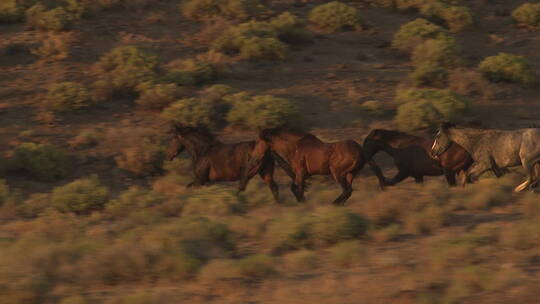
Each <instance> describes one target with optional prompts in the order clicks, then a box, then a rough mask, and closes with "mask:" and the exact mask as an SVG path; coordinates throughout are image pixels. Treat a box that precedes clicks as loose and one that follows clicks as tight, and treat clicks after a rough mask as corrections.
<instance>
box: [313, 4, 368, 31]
mask: <svg viewBox="0 0 540 304" xmlns="http://www.w3.org/2000/svg"><path fill="white" fill-rule="evenodd" d="M309 22H311V23H312V24H313V25H315V26H316V27H317V28H319V29H321V30H325V31H329V32H336V31H340V30H361V29H362V21H361V19H360V15H359V13H358V10H357V9H356V8H354V7H352V6H349V5H347V4H345V3H341V2H337V1H333V2H329V3H326V4H321V5H319V6H317V7H315V8H314V9H313V10H311V12H310V13H309Z"/></svg>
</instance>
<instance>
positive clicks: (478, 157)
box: [431, 123, 540, 192]
mask: <svg viewBox="0 0 540 304" xmlns="http://www.w3.org/2000/svg"><path fill="white" fill-rule="evenodd" d="M452 141H453V142H456V143H458V144H459V145H461V146H462V147H463V148H465V150H467V151H468V152H469V153H470V154H471V156H472V158H473V159H474V163H473V165H472V166H471V168H470V169H469V171H468V174H469V176H470V178H472V179H476V178H478V177H479V176H480V175H481V174H482V173H484V172H485V171H487V170H489V169H490V168H491V166H492V165H493V164H496V165H497V166H498V167H501V168H507V167H512V166H519V165H521V166H522V167H523V169H525V173H526V174H527V179H526V180H525V181H524V182H523V183H521V184H520V185H519V186H517V187H516V188H515V189H514V191H515V192H519V191H523V190H525V189H526V188H528V187H529V186H533V185H534V184H535V183H537V182H538V174H535V172H534V168H535V165H536V164H538V163H539V162H540V129H537V128H528V129H519V130H514V131H506V130H496V129H489V130H483V129H473V128H457V127H456V125H454V124H451V123H443V124H442V125H441V126H440V127H439V130H438V132H437V135H436V136H435V141H434V142H433V145H432V147H431V150H432V153H433V155H435V156H437V155H441V154H442V153H444V151H446V150H447V149H448V147H449V146H450V143H451V142H452ZM536 173H537V172H536Z"/></svg>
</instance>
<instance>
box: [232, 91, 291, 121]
mask: <svg viewBox="0 0 540 304" xmlns="http://www.w3.org/2000/svg"><path fill="white" fill-rule="evenodd" d="M298 118H299V111H298V108H297V106H296V105H295V104H294V103H293V102H291V101H290V100H288V99H285V98H279V97H275V96H272V95H261V96H254V97H253V98H251V99H248V100H242V101H237V102H235V103H234V104H233V105H232V109H231V110H230V112H229V113H228V114H227V121H229V123H231V124H233V125H237V126H243V127H247V128H251V129H256V128H273V127H279V126H294V125H295V123H297V120H298Z"/></svg>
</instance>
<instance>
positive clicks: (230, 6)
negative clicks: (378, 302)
mask: <svg viewBox="0 0 540 304" xmlns="http://www.w3.org/2000/svg"><path fill="white" fill-rule="evenodd" d="M264 9H265V7H264V6H263V5H262V4H261V2H260V1H259V0H189V1H186V2H184V3H182V6H181V10H182V14H183V15H184V16H185V17H186V18H189V19H194V20H204V19H208V18H213V17H225V18H227V19H237V20H245V19H250V18H252V17H253V16H255V15H257V14H259V13H261V12H262V11H264Z"/></svg>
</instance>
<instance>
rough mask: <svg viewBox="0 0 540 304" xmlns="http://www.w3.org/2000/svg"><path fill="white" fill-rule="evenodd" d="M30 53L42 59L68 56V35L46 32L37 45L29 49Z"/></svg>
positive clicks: (56, 58)
mask: <svg viewBox="0 0 540 304" xmlns="http://www.w3.org/2000/svg"><path fill="white" fill-rule="evenodd" d="M31 52H32V54H34V55H36V56H38V57H40V58H41V59H42V60H50V61H54V60H63V59H66V58H67V57H68V56H69V36H67V37H66V36H61V35H59V34H47V35H46V36H45V37H44V38H43V39H42V40H41V44H40V46H39V47H37V48H34V49H32V50H31Z"/></svg>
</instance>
